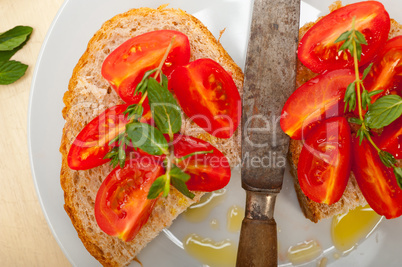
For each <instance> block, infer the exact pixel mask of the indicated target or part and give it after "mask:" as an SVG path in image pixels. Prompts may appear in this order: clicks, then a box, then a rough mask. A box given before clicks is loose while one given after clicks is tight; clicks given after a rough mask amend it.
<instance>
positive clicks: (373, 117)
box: [335, 18, 402, 189]
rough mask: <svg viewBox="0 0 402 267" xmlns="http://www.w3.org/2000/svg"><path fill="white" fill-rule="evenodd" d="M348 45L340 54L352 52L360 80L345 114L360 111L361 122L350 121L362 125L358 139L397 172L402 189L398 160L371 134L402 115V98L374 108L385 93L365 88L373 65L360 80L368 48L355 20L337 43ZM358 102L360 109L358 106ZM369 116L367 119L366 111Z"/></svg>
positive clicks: (392, 97)
mask: <svg viewBox="0 0 402 267" xmlns="http://www.w3.org/2000/svg"><path fill="white" fill-rule="evenodd" d="M341 41H344V43H343V44H342V45H341V47H340V48H339V51H344V52H346V51H349V53H350V54H351V55H352V56H353V57H354V63H355V66H354V67H355V73H356V80H355V81H353V82H352V83H350V84H349V85H348V87H347V89H346V92H345V97H344V102H345V103H346V105H345V111H346V110H347V107H348V106H349V111H352V110H354V109H355V108H356V106H357V108H358V111H359V118H350V119H349V121H350V122H352V123H356V124H358V125H360V128H359V129H358V130H357V133H356V136H357V137H358V138H359V142H360V144H361V143H362V141H363V140H364V139H367V140H368V141H369V143H371V145H372V146H373V147H374V148H375V149H376V150H377V152H378V155H379V157H380V160H381V162H382V163H383V164H384V165H385V166H386V167H388V168H393V170H394V174H395V177H396V181H397V183H398V185H399V187H400V188H401V189H402V168H400V167H398V166H397V165H396V159H395V157H394V156H393V155H392V154H391V153H388V152H386V151H383V150H381V149H380V148H379V147H378V146H377V145H376V144H375V143H374V141H373V139H372V138H371V134H370V129H381V128H383V127H385V126H387V125H389V124H391V123H392V122H394V121H395V120H396V119H398V118H399V117H400V116H401V115H402V98H401V97H400V96H398V95H387V96H383V97H381V98H379V99H378V100H376V101H375V102H374V103H373V104H371V100H372V99H371V98H372V97H373V96H374V95H376V94H379V93H381V92H382V90H375V91H372V92H368V91H367V90H366V88H365V87H364V84H363V80H364V79H365V78H366V77H367V75H368V74H369V72H370V70H371V68H372V66H373V63H371V64H370V65H369V66H368V67H367V68H366V69H365V70H364V71H363V76H362V78H361V79H360V73H359V66H358V64H357V62H358V61H360V59H361V54H362V45H367V41H366V38H365V37H364V35H363V34H362V33H361V32H359V31H358V30H356V29H355V18H353V20H352V29H351V30H349V31H346V32H344V33H342V34H341V35H340V36H339V37H338V39H336V40H335V43H337V42H341ZM356 102H357V105H356ZM367 108H368V112H367V113H366V114H365V115H363V109H367Z"/></svg>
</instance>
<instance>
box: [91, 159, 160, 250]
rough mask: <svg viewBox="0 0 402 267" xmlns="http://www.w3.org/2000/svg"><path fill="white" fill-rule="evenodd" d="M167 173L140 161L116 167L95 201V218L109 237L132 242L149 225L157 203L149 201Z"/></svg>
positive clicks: (154, 200)
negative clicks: (155, 184)
mask: <svg viewBox="0 0 402 267" xmlns="http://www.w3.org/2000/svg"><path fill="white" fill-rule="evenodd" d="M163 173H164V170H163V168H162V166H160V165H158V164H152V163H149V164H142V163H141V161H140V160H131V161H128V162H126V165H125V167H124V168H123V169H121V168H120V167H116V168H115V169H114V170H113V171H112V172H111V173H110V174H109V175H108V176H107V177H106V178H105V180H104V181H103V182H102V185H101V186H100V188H99V190H98V193H97V195H96V199H95V218H96V221H97V223H98V225H99V227H100V228H101V229H102V231H104V232H105V233H106V234H108V235H111V236H117V237H119V238H120V239H122V240H124V241H126V242H127V241H131V240H132V239H134V237H135V236H136V235H137V233H138V232H139V231H140V229H141V227H142V226H143V225H144V224H145V223H146V222H147V221H148V218H149V216H150V215H151V213H152V210H153V207H154V205H155V203H156V200H157V199H147V195H148V192H149V189H150V188H151V185H152V183H153V182H154V181H155V180H156V179H157V178H158V177H159V176H161V175H163Z"/></svg>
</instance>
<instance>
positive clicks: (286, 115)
mask: <svg viewBox="0 0 402 267" xmlns="http://www.w3.org/2000/svg"><path fill="white" fill-rule="evenodd" d="M354 80H355V74H354V72H353V71H351V70H348V69H343V70H335V71H331V72H328V73H325V74H321V75H319V76H317V77H315V78H313V79H311V80H309V81H308V82H306V83H305V84H303V85H302V86H300V87H299V88H298V89H297V90H296V91H294V92H293V94H292V95H291V96H290V97H289V99H288V100H287V101H286V103H285V105H284V107H283V109H282V115H281V120H280V124H281V127H282V130H283V131H284V132H285V133H286V134H288V135H289V136H290V137H291V138H293V139H302V138H303V134H306V130H308V129H309V128H312V127H309V126H311V124H312V123H314V122H317V121H319V120H323V119H327V118H331V117H335V116H342V115H343V113H344V112H343V110H344V105H345V103H344V102H343V99H344V96H345V91H346V88H347V86H348V85H349V84H350V83H351V82H353V81H354ZM303 129H305V131H304V133H303Z"/></svg>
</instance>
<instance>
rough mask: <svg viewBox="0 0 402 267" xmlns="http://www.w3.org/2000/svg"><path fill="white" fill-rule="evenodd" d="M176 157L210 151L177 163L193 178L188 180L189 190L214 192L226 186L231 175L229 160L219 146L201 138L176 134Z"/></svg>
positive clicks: (174, 142)
mask: <svg viewBox="0 0 402 267" xmlns="http://www.w3.org/2000/svg"><path fill="white" fill-rule="evenodd" d="M173 140H174V141H173V144H174V153H175V157H176V158H181V157H183V156H186V155H188V154H190V153H193V152H196V151H210V150H213V153H210V154H200V155H194V156H191V157H189V158H187V159H185V160H183V161H181V162H179V163H177V162H176V163H175V164H176V165H177V166H178V167H179V168H181V169H182V170H183V171H185V172H186V173H188V174H190V176H191V178H190V179H189V180H188V181H187V182H186V185H187V187H188V189H189V190H192V191H203V192H212V191H215V190H218V189H222V188H223V187H225V186H226V185H227V184H228V183H229V181H230V176H231V169H230V165H229V161H228V160H227V158H226V157H225V155H223V154H222V152H220V151H219V150H218V149H217V148H215V147H214V146H212V145H211V144H210V143H208V142H205V141H203V140H201V139H198V138H195V137H191V136H186V135H181V134H175V135H174V139H173Z"/></svg>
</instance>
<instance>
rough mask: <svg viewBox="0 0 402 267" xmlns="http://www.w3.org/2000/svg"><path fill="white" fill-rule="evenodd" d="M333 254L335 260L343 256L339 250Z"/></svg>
mask: <svg viewBox="0 0 402 267" xmlns="http://www.w3.org/2000/svg"><path fill="white" fill-rule="evenodd" d="M333 256H334V259H335V260H338V259H339V258H340V257H341V255H339V253H337V252H335V253H334V255H333Z"/></svg>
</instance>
